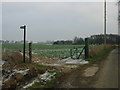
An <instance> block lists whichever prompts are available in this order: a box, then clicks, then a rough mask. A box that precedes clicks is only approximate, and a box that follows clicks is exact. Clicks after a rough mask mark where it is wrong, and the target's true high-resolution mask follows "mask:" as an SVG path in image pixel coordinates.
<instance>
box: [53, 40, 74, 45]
mask: <svg viewBox="0 0 120 90" xmlns="http://www.w3.org/2000/svg"><path fill="white" fill-rule="evenodd" d="M53 45H72V41H71V40H67V41H63V40H62V41H56V42H54V43H53Z"/></svg>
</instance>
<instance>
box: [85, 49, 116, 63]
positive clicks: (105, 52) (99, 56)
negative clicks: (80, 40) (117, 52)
mask: <svg viewBox="0 0 120 90" xmlns="http://www.w3.org/2000/svg"><path fill="white" fill-rule="evenodd" d="M114 48H115V47H111V48H107V49H105V50H102V51H101V52H99V53H98V54H96V55H95V56H93V57H92V58H88V59H86V60H87V61H96V60H100V59H102V58H104V57H105V56H107V55H108V54H109V52H110V51H112V50H113V49H114Z"/></svg>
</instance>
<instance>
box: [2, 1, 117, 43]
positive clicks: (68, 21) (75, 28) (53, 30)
mask: <svg viewBox="0 0 120 90" xmlns="http://www.w3.org/2000/svg"><path fill="white" fill-rule="evenodd" d="M13 1H14V0H13ZM0 6H1V4H0ZM103 7H104V3H103V2H2V39H3V40H23V30H21V29H20V28H19V27H20V26H21V25H26V26H27V40H28V41H40V42H45V41H48V40H51V41H52V40H72V39H73V38H74V37H75V36H78V37H82V38H85V37H89V36H91V35H95V34H103V33H104V29H103V25H104V8H103ZM117 8H118V7H117V5H116V2H108V3H107V33H108V34H110V33H112V34H118V25H117V24H118V21H117V16H118V13H117V12H118V9H117Z"/></svg>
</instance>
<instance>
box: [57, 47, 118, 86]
mask: <svg viewBox="0 0 120 90" xmlns="http://www.w3.org/2000/svg"><path fill="white" fill-rule="evenodd" d="M118 51H119V50H118V49H114V50H112V51H111V52H110V53H109V55H108V56H107V57H105V58H104V59H103V60H99V61H96V62H92V63H89V64H87V65H81V66H79V68H77V69H72V70H71V71H70V72H68V73H63V74H62V75H61V77H60V78H59V80H58V82H57V84H56V85H55V86H56V87H55V88H118V55H119V53H118ZM96 67H97V68H96ZM88 68H89V70H88ZM90 69H91V71H90ZM86 70H88V71H87V74H88V76H87V75H85V73H86V72H85V71H86ZM91 73H92V74H91Z"/></svg>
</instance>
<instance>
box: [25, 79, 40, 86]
mask: <svg viewBox="0 0 120 90" xmlns="http://www.w3.org/2000/svg"><path fill="white" fill-rule="evenodd" d="M36 82H39V80H38V79H35V80H33V81H32V82H31V83H29V84H27V85H26V86H24V87H23V88H28V87H30V86H32V85H33V84H35V83H36Z"/></svg>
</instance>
